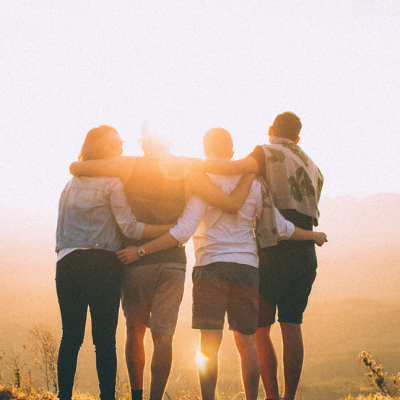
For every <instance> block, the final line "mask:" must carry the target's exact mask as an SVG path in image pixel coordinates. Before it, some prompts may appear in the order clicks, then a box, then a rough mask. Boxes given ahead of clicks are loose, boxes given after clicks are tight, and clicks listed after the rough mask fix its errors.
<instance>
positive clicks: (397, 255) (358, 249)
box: [0, 193, 400, 299]
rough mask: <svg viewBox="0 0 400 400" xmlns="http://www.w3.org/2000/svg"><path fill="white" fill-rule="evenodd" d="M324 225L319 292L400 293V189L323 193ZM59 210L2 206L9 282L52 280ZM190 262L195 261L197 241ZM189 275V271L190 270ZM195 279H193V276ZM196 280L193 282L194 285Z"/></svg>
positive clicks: (3, 261)
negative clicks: (357, 193) (369, 193)
mask: <svg viewBox="0 0 400 400" xmlns="http://www.w3.org/2000/svg"><path fill="white" fill-rule="evenodd" d="M320 211H321V218H320V225H319V227H318V228H316V229H318V230H321V231H324V232H326V233H327V235H328V239H329V243H327V244H325V245H324V246H323V247H322V248H318V249H317V251H318V258H319V268H318V279H317V284H316V286H315V295H316V296H317V295H318V297H321V298H324V299H329V298H333V297H340V298H343V297H352V296H354V295H355V294H356V293H360V294H361V293H365V292H366V291H367V292H368V293H369V295H371V296H374V297H380V296H386V297H387V296H395V295H396V296H398V295H397V291H396V290H395V288H396V287H397V286H398V284H399V282H400V277H399V275H398V273H395V272H396V271H399V267H400V194H393V193H381V194H377V195H373V196H369V197H366V198H363V199H358V198H355V197H351V196H340V197H327V196H325V197H324V196H322V198H321V202H320ZM56 219H57V215H54V213H53V214H45V213H34V212H28V211H24V210H20V209H16V208H12V207H10V206H2V207H1V214H0V226H1V227H2V230H1V233H0V273H1V275H2V277H3V279H5V280H6V281H7V282H10V283H11V282H20V283H32V284H38V285H52V284H53V282H54V271H55V262H56V254H55V252H54V245H55V229H56V223H57V221H56ZM187 255H188V268H189V269H190V267H191V266H192V265H193V250H192V245H191V242H190V243H189V244H188V246H187ZM188 278H189V274H188ZM189 283H190V282H189ZM189 286H190V285H189Z"/></svg>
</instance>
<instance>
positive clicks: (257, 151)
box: [249, 146, 266, 177]
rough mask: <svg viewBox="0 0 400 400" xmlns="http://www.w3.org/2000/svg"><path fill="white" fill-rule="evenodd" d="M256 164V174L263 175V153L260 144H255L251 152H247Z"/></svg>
mask: <svg viewBox="0 0 400 400" xmlns="http://www.w3.org/2000/svg"><path fill="white" fill-rule="evenodd" d="M249 156H250V157H253V158H254V159H255V160H256V161H257V164H258V175H261V176H264V177H265V173H266V171H265V153H264V150H263V149H262V147H261V146H256V147H255V148H254V150H253V152H252V153H250V154H249Z"/></svg>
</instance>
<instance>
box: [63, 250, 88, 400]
mask: <svg viewBox="0 0 400 400" xmlns="http://www.w3.org/2000/svg"><path fill="white" fill-rule="evenodd" d="M74 253H76V252H72V253H70V254H68V255H67V256H65V257H64V258H62V259H61V260H60V261H58V262H57V272H56V288H57V297H58V302H59V306H60V312H61V320H62V330H63V334H62V338H61V343H60V350H59V353H58V360H57V374H58V389H59V393H58V397H59V398H60V400H70V399H71V397H72V389H73V386H74V379H75V373H76V365H77V362H78V353H79V349H80V347H81V345H82V343H83V339H84V335H85V325H86V316H87V309H88V301H87V298H86V291H85V288H84V284H83V282H84V279H83V278H82V276H81V270H82V268H80V267H84V265H83V266H82V265H81V261H82V260H80V257H79V255H77V254H74Z"/></svg>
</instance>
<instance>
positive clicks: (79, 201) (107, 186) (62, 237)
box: [56, 176, 145, 253]
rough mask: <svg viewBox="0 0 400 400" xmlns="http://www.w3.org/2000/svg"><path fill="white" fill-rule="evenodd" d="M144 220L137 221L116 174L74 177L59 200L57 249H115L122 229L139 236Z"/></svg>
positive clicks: (138, 237) (119, 246)
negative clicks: (113, 175) (110, 176)
mask: <svg viewBox="0 0 400 400" xmlns="http://www.w3.org/2000/svg"><path fill="white" fill-rule="evenodd" d="M144 227H145V224H144V223H143V222H137V221H136V218H135V216H134V215H133V213H132V210H131V208H130V206H129V204H128V201H127V199H126V196H125V192H124V185H123V183H122V181H121V180H120V179H119V178H104V177H88V176H82V177H73V178H72V179H71V180H70V181H69V182H68V183H67V186H65V188H64V190H63V192H62V194H61V197H60V203H59V209H58V222H57V234H56V252H57V253H58V251H59V250H61V249H66V248H75V247H84V248H89V249H91V248H93V249H103V250H109V251H118V250H121V249H122V248H123V243H122V240H123V236H122V234H121V232H122V233H123V234H124V235H125V236H127V237H128V238H132V239H141V237H142V234H143V230H144Z"/></svg>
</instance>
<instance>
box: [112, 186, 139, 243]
mask: <svg viewBox="0 0 400 400" xmlns="http://www.w3.org/2000/svg"><path fill="white" fill-rule="evenodd" d="M109 190H110V192H109V193H110V206H111V210H112V213H113V215H114V218H115V220H116V221H117V224H118V226H119V228H120V229H121V232H122V233H123V234H124V235H125V236H126V237H128V238H130V239H137V240H139V239H141V238H142V235H143V231H144V228H145V226H146V224H145V223H144V222H138V221H137V220H136V217H135V215H134V214H133V212H132V210H131V207H130V206H129V203H128V200H127V198H126V195H125V192H124V184H123V183H122V181H121V180H120V179H115V181H114V182H113V183H112V184H111V186H110V188H109Z"/></svg>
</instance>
